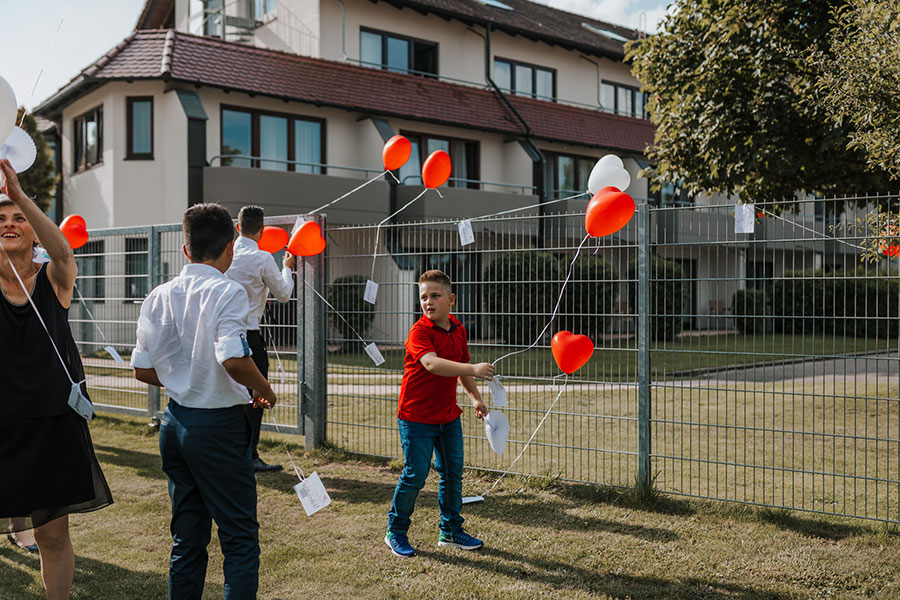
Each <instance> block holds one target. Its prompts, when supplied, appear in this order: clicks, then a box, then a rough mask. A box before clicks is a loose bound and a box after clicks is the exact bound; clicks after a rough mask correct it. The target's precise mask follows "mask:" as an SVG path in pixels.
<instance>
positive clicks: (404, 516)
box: [388, 418, 463, 535]
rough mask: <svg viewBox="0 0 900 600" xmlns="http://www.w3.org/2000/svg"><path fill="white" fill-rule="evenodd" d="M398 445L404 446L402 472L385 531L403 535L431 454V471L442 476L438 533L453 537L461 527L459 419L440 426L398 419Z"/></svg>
mask: <svg viewBox="0 0 900 600" xmlns="http://www.w3.org/2000/svg"><path fill="white" fill-rule="evenodd" d="M397 424H398V425H399V427H400V444H401V445H402V446H403V459H404V465H403V472H402V473H401V474H400V480H399V481H398V482H397V488H396V489H395V490H394V500H393V502H391V510H390V512H389V513H388V531H390V532H391V533H396V534H401V535H406V532H407V531H409V524H410V517H411V516H412V513H413V510H414V509H415V507H416V497H417V496H418V495H419V490H421V489H422V487H423V486H424V485H425V478H426V477H427V476H428V468H429V467H430V466H431V455H432V454H434V468H435V470H436V471H437V472H438V474H439V475H440V477H441V480H440V483H439V485H438V505H439V506H440V509H441V522H440V528H441V531H442V532H444V533H447V534H451V535H452V534H454V533H456V532H457V531H459V529H461V528H462V524H463V518H462V516H461V515H460V514H459V513H460V510H462V474H463V435H462V425H461V424H460V421H459V418H456V419H454V420H453V421H450V422H449V423H444V424H443V425H429V424H426V423H414V422H412V421H404V420H403V419H397Z"/></svg>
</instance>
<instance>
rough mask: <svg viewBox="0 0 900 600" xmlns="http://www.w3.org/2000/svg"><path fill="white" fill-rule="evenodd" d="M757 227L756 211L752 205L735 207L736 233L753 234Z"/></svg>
mask: <svg viewBox="0 0 900 600" xmlns="http://www.w3.org/2000/svg"><path fill="white" fill-rule="evenodd" d="M755 227H756V209H755V207H754V206H753V205H752V204H738V205H736V206H735V207H734V232H735V233H753V231H754V229H755Z"/></svg>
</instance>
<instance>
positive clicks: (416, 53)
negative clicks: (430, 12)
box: [359, 28, 438, 77]
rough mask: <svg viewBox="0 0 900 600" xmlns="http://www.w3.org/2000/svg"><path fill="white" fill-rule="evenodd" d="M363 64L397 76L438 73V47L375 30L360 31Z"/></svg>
mask: <svg viewBox="0 0 900 600" xmlns="http://www.w3.org/2000/svg"><path fill="white" fill-rule="evenodd" d="M359 61H360V62H361V63H362V64H363V65H365V66H368V67H377V68H381V69H386V70H388V71H394V72H396V73H412V74H414V75H424V76H426V77H429V76H430V77H436V76H437V74H438V45H437V44H436V43H434V42H428V41H425V40H419V39H415V38H410V37H405V36H401V35H397V34H394V33H387V32H384V31H375V30H373V29H363V28H361V29H360V30H359Z"/></svg>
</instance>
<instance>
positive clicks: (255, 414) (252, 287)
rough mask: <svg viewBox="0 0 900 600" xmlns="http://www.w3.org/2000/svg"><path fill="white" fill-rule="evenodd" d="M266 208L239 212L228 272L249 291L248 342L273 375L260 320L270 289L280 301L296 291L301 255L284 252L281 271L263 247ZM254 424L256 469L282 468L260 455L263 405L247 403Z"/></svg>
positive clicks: (255, 359)
mask: <svg viewBox="0 0 900 600" xmlns="http://www.w3.org/2000/svg"><path fill="white" fill-rule="evenodd" d="M264 217H265V211H263V209H262V208H261V207H259V206H245V207H243V208H241V210H240V212H239V213H238V224H237V227H238V233H240V234H241V235H240V236H239V237H238V239H237V240H236V241H235V242H234V260H232V261H231V266H230V267H229V268H228V270H227V271H226V272H225V276H226V277H228V278H229V279H231V280H233V281H237V282H238V283H240V284H241V285H242V286H244V289H245V290H246V291H247V296H248V298H249V300H250V314H249V315H248V316H247V343H249V344H250V350H251V352H252V353H253V362H254V363H255V364H256V368H258V369H259V372H260V373H262V374H263V377H266V378H268V376H269V349H268V347H267V346H266V341H265V340H264V339H263V336H262V334H261V332H260V329H259V322H260V319H261V318H262V314H263V311H264V310H265V309H266V299H267V298H268V295H269V292H270V291H271V292H272V295H273V296H275V299H276V300H278V301H279V302H287V301H288V300H290V298H291V292H293V291H294V277H293V274H292V270H293V268H294V266H295V265H296V264H297V259H296V258H295V257H294V256H292V255H291V253H290V252H285V253H284V258H283V259H282V264H283V265H284V268H283V269H282V271H281V273H279V272H278V267H276V266H275V258H274V257H273V256H272V255H271V254H269V253H268V252H266V251H265V250H260V249H259V240H260V238H261V237H262V234H263V219H264ZM244 410H246V411H247V416H248V417H249V419H250V425H251V426H252V427H253V430H252V440H251V444H252V447H253V450H252V452H253V469H254V470H256V471H280V470H281V465H269V464H266V462H265V461H263V459H261V458H260V457H259V451H258V450H257V448H256V447H257V446H258V445H259V430H260V427H261V426H262V413H263V409H261V408H256V407H254V406H253V405H251V404H247V405H245V406H244Z"/></svg>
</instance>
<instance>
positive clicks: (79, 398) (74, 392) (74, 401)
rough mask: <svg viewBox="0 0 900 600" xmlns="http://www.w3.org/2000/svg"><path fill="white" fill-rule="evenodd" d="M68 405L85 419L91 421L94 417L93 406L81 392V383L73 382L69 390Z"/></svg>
mask: <svg viewBox="0 0 900 600" xmlns="http://www.w3.org/2000/svg"><path fill="white" fill-rule="evenodd" d="M69 406H70V407H71V408H72V410H74V411H75V412H77V413H78V416H80V417H81V418H82V419H84V420H85V421H91V420H93V418H94V406H93V405H92V404H91V401H90V400H88V399H87V398H85V397H84V394H82V393H81V384H80V383H73V384H72V389H71V390H70V391H69Z"/></svg>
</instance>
